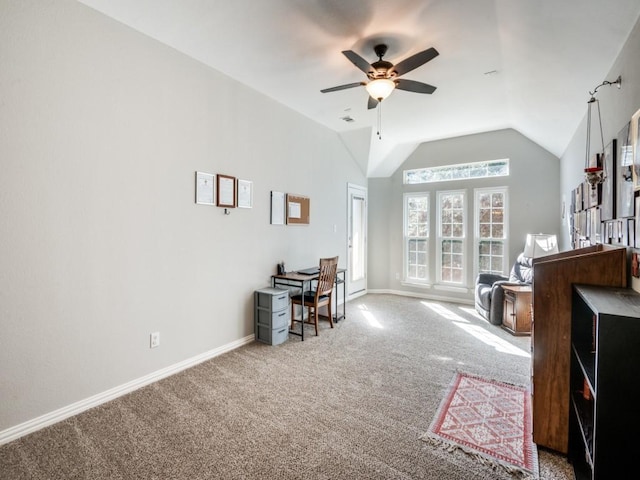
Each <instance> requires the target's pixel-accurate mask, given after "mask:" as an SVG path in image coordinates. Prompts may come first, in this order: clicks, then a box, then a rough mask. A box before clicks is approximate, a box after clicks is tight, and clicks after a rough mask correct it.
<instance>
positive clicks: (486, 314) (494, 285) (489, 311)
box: [475, 253, 533, 325]
mask: <svg viewBox="0 0 640 480" xmlns="http://www.w3.org/2000/svg"><path fill="white" fill-rule="evenodd" d="M532 282H533V265H532V259H531V258H530V257H525V256H524V255H523V254H522V253H521V254H520V255H518V258H517V259H516V261H515V263H514V264H513V267H511V272H510V273H509V276H508V277H505V276H504V275H496V274H493V273H481V274H480V275H478V278H477V279H476V286H475V304H476V311H477V312H478V313H479V314H480V315H482V317H483V318H485V319H486V320H487V321H488V322H489V323H491V324H493V325H500V324H501V323H502V313H503V300H504V290H503V289H502V286H503V285H531V283H532Z"/></svg>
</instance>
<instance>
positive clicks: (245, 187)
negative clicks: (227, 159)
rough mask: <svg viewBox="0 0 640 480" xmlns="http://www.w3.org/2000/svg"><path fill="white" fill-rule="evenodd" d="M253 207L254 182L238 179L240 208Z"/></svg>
mask: <svg viewBox="0 0 640 480" xmlns="http://www.w3.org/2000/svg"><path fill="white" fill-rule="evenodd" d="M252 207H253V182H250V181H249V180H240V179H238V208H252Z"/></svg>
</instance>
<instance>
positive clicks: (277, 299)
mask: <svg viewBox="0 0 640 480" xmlns="http://www.w3.org/2000/svg"><path fill="white" fill-rule="evenodd" d="M256 307H258V308H264V309H267V310H271V311H272V312H277V311H279V310H284V309H285V308H288V307H289V290H283V289H281V288H263V289H261V290H257V291H256Z"/></svg>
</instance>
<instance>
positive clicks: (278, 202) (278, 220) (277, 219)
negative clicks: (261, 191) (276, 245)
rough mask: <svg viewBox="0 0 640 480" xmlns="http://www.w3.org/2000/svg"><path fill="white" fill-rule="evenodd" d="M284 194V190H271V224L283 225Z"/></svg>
mask: <svg viewBox="0 0 640 480" xmlns="http://www.w3.org/2000/svg"><path fill="white" fill-rule="evenodd" d="M284 203H285V194H284V192H274V191H272V192H271V225H284V221H285V207H284Z"/></svg>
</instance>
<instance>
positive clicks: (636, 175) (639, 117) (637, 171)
mask: <svg viewBox="0 0 640 480" xmlns="http://www.w3.org/2000/svg"><path fill="white" fill-rule="evenodd" d="M638 122H640V110H638V111H637V112H636V113H634V114H633V116H632V117H631V129H630V132H629V134H630V136H631V152H632V155H633V189H634V190H640V128H638Z"/></svg>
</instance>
